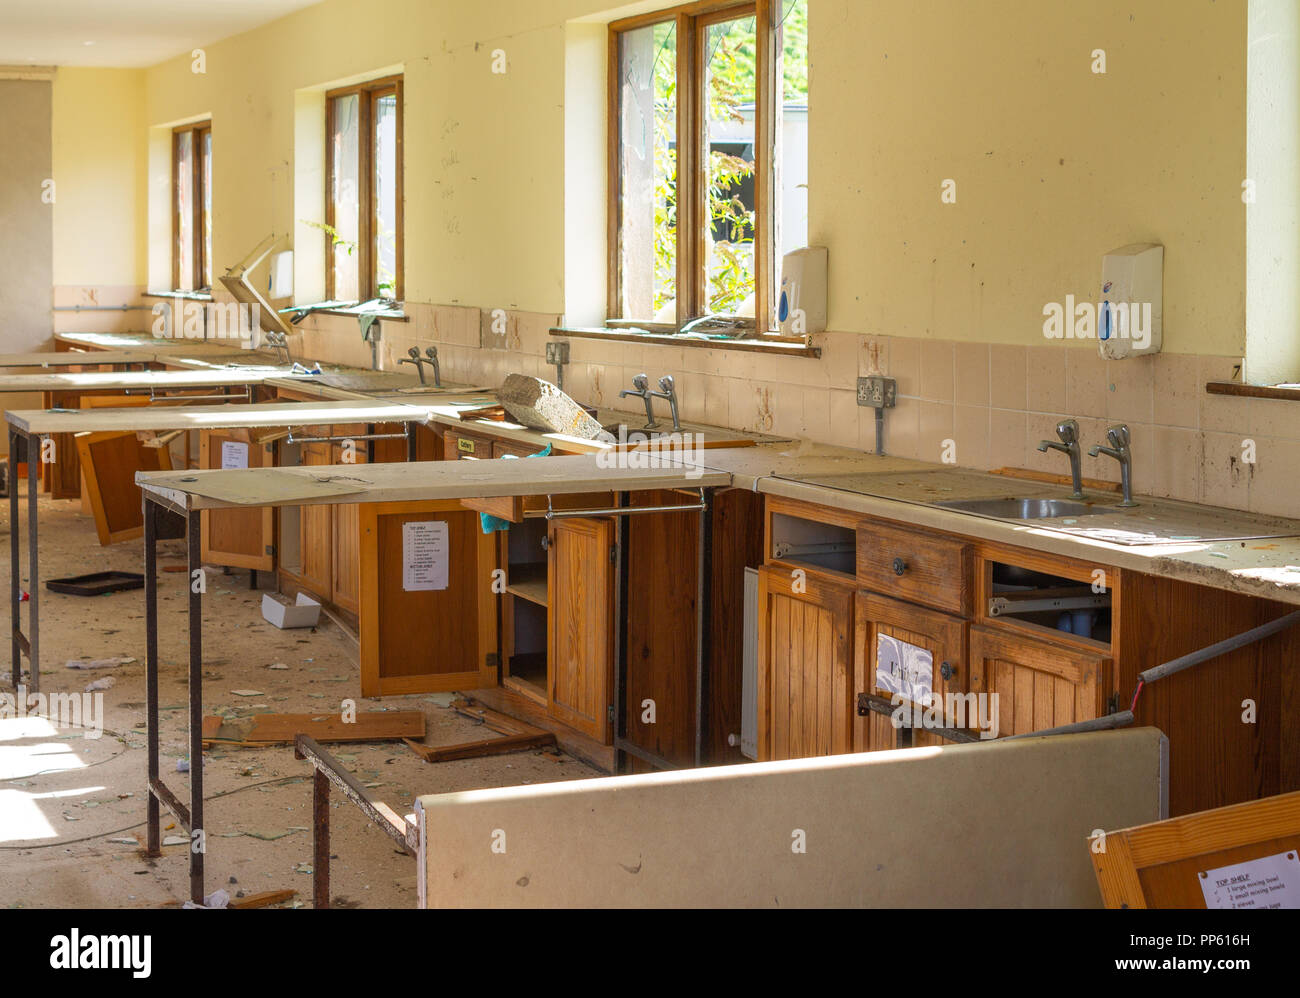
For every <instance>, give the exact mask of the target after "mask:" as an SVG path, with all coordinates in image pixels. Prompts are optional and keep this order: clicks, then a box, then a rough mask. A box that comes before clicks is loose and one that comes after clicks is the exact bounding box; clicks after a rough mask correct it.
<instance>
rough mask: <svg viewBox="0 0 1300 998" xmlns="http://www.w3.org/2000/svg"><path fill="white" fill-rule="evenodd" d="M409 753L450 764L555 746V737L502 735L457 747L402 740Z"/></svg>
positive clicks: (547, 733) (548, 733)
mask: <svg viewBox="0 0 1300 998" xmlns="http://www.w3.org/2000/svg"><path fill="white" fill-rule="evenodd" d="M403 741H405V742H406V744H407V745H409V746H410V747H411V751H412V752H414V753H415V754H416V755H418V756H419V757H420V758H421V759H423V760H424V761H425V762H451V761H452V760H455V759H477V758H480V757H482V756H488V755H505V754H506V753H508V752H526V751H527V750H529V749H535V748H546V747H547V746H552V745H554V744H555V735H554V734H553V733H551V732H550V731H537V732H533V733H525V734H518V735H504V736H503V737H501V738H484V739H480V740H479V741H473V742H460V743H459V744H457V745H421V744H420V743H419V742H413V741H411V739H409V738H405V739H403Z"/></svg>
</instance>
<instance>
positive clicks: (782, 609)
mask: <svg viewBox="0 0 1300 998" xmlns="http://www.w3.org/2000/svg"><path fill="white" fill-rule="evenodd" d="M855 588H856V587H855V586H854V584H853V582H852V581H851V580H845V581H838V580H833V579H831V578H828V577H827V576H824V575H820V574H816V573H813V572H806V573H803V574H802V575H798V574H795V573H793V572H791V570H789V569H787V568H784V567H781V566H774V565H765V566H764V567H763V568H762V569H760V570H759V580H758V604H759V610H758V619H759V649H758V677H757V678H758V732H759V744H758V757H759V759H761V760H768V759H794V758H799V757H802V756H816V755H832V754H835V753H840V752H851V751H853V740H854V722H855V713H854V712H855V705H854V702H853V701H854V696H853V692H854V664H853V599H854V590H855Z"/></svg>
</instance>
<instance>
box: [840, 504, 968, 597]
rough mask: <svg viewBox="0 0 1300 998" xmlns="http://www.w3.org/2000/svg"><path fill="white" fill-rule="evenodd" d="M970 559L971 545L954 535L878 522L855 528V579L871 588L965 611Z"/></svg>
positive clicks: (875, 590)
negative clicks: (931, 532)
mask: <svg viewBox="0 0 1300 998" xmlns="http://www.w3.org/2000/svg"><path fill="white" fill-rule="evenodd" d="M973 560H974V558H973V552H972V549H971V545H970V544H967V543H965V542H963V541H960V540H956V539H954V538H950V537H937V536H935V535H933V534H923V533H921V532H920V531H916V530H908V529H906V528H904V527H894V526H890V525H887V524H883V523H864V524H861V525H860V526H859V527H858V581H859V582H861V583H862V585H863V586H864V587H865V588H867V589H870V590H872V591H874V592H882V593H889V594H890V595H891V596H897V597H899V598H900V599H905V600H908V601H911V602H915V603H924V604H925V605H926V606H932V607H934V608H935V609H937V610H947V611H948V612H950V613H956V614H960V615H961V616H968V615H969V614H970V610H971V566H972V562H973Z"/></svg>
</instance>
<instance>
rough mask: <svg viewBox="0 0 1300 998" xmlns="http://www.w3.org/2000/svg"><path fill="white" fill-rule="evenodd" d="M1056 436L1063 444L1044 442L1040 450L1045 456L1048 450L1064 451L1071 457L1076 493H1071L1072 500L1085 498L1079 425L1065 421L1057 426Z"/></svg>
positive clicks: (1040, 445)
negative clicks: (1080, 468) (1080, 466)
mask: <svg viewBox="0 0 1300 998" xmlns="http://www.w3.org/2000/svg"><path fill="white" fill-rule="evenodd" d="M1056 435H1057V436H1058V437H1060V438H1061V442H1060V443H1057V442H1056V441H1055V440H1043V441H1040V442H1039V444H1038V449H1039V450H1040V451H1042V452H1043V453H1044V454H1046V453H1047V450H1048V448H1051V449H1052V450H1059V451H1064V452H1065V453H1066V454H1068V455H1069V457H1070V478H1071V480H1072V481H1073V484H1074V491H1073V492H1071V493H1070V498H1071V499H1082V498H1083V475H1082V472H1081V471H1080V470H1079V463H1080V460H1081V455H1080V453H1079V424H1078V423H1076V422H1075V421H1074V420H1073V419H1063V420H1061V421H1060V422H1059V423H1057V424H1056Z"/></svg>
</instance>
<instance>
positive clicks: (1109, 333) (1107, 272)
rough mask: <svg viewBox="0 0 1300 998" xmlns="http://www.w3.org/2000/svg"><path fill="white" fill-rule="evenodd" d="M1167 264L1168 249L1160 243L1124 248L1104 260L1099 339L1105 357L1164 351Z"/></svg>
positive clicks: (1133, 355)
mask: <svg viewBox="0 0 1300 998" xmlns="http://www.w3.org/2000/svg"><path fill="white" fill-rule="evenodd" d="M1164 263H1165V248H1164V247H1163V246H1160V245H1159V244H1156V243H1133V244H1131V245H1129V246H1121V247H1120V248H1119V249H1117V250H1111V252H1109V253H1107V254H1106V255H1105V256H1104V257H1102V260H1101V297H1100V299H1099V300H1098V303H1097V339H1098V341H1099V343H1100V347H1101V355H1102V356H1103V357H1106V358H1108V359H1110V360H1123V359H1124V358H1125V357H1137V356H1141V355H1142V354H1148V353H1159V352H1160V342H1161V335H1162V326H1163V323H1162V321H1161V319H1162V315H1161V313H1162V312H1163V310H1164V309H1163V306H1164V301H1163V287H1162V276H1163V273H1164Z"/></svg>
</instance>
